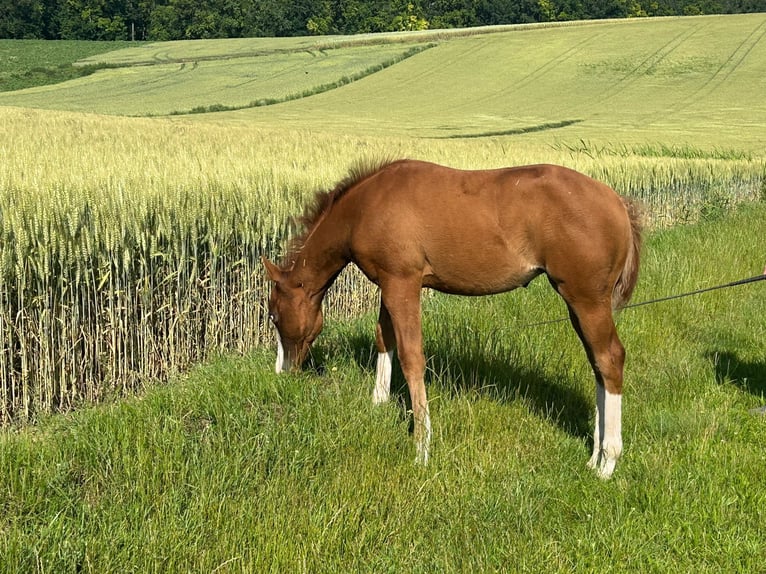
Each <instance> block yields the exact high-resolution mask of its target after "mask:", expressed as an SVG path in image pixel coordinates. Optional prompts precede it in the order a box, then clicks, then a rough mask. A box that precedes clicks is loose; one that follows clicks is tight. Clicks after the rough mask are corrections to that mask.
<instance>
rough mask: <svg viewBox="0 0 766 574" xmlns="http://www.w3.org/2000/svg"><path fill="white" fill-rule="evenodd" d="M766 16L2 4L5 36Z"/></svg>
mask: <svg viewBox="0 0 766 574" xmlns="http://www.w3.org/2000/svg"><path fill="white" fill-rule="evenodd" d="M744 12H766V0H292V1H288V0H0V15H1V17H0V38H16V39H31V38H37V39H49V40H53V39H61V40H152V41H158V40H182V39H196V38H239V37H254V36H302V35H309V34H359V33H364V32H390V31H397V30H422V29H427V28H431V29H433V28H464V27H470V26H485V25H493V24H518V23H528V22H550V21H559V20H588V19H601V18H627V17H640V16H681V15H696V14H727V13H744Z"/></svg>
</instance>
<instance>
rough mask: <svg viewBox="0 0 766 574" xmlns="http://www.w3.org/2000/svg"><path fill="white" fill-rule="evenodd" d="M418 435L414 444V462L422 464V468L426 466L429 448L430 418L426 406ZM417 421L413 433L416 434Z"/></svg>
mask: <svg viewBox="0 0 766 574" xmlns="http://www.w3.org/2000/svg"><path fill="white" fill-rule="evenodd" d="M420 422H421V424H422V427H421V431H420V434H419V436H418V441H417V443H416V444H415V448H416V454H415V462H416V463H417V464H422V465H423V466H425V465H427V464H428V451H429V449H430V447H431V416H430V415H429V414H428V406H427V405H426V408H425V414H424V416H423V419H422V421H420ZM417 427H418V421H417V420H416V421H415V433H416V434H418V428H417Z"/></svg>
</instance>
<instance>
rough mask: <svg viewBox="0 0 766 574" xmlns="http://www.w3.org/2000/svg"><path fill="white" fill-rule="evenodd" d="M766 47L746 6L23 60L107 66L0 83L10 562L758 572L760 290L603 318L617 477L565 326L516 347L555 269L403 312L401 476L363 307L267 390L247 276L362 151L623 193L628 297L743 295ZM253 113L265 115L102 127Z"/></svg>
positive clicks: (257, 285)
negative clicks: (620, 403)
mask: <svg viewBox="0 0 766 574" xmlns="http://www.w3.org/2000/svg"><path fill="white" fill-rule="evenodd" d="M765 35H766V17H765V16H764V15H762V14H754V15H748V16H721V17H700V18H696V17H695V18H669V19H651V20H640V21H639V20H632V21H623V22H599V23H592V24H590V23H585V24H583V23H578V24H573V25H567V26H553V27H541V26H532V27H524V26H521V27H513V28H505V27H503V28H493V29H483V30H479V31H470V32H463V31H458V32H453V33H443V32H427V33H419V34H411V35H410V34H392V35H385V36H375V35H371V36H364V37H357V38H344V37H339V38H332V39H328V38H320V39H316V38H301V39H297V38H296V39H252V40H231V41H213V42H172V43H167V44H147V45H141V46H128V47H125V48H124V49H119V50H115V51H114V52H110V53H107V54H99V51H101V50H102V49H103V46H79V47H76V46H68V47H69V48H72V50H73V51H72V52H67V53H65V52H66V50H64V49H63V48H64V47H66V46H67V45H64V44H51V45H46V48H50V47H54V52H55V51H56V50H55V47H56V46H59V47H60V48H62V49H61V50H60V53H59V54H58V55H57V56H56V57H57V58H59V59H58V60H56V61H55V62H54V61H53V60H51V61H50V62H48V63H47V64H45V66H43V68H45V69H52V68H56V67H58V66H60V65H61V64H67V63H71V62H73V61H75V60H77V61H78V65H86V66H90V65H94V64H95V65H101V64H108V65H109V66H115V67H114V68H109V69H102V70H98V71H96V72H95V73H93V74H91V75H90V76H88V77H84V78H79V79H75V80H71V81H67V82H64V83H61V84H55V85H43V86H40V85H38V86H36V87H33V88H28V89H24V90H19V91H13V92H5V93H0V133H3V134H4V137H3V138H0V157H2V158H3V161H2V162H1V163H0V273H1V277H0V424H3V425H5V426H6V428H5V429H4V430H2V431H1V432H0V572H51V571H52V572H79V571H83V572H99V573H101V572H126V571H137V572H147V571H149V572H154V571H156V572H189V571H203V572H204V571H210V572H214V571H215V572H259V571H266V570H268V571H279V572H282V571H307V572H308V571H312V572H315V571H395V572H399V571H412V572H434V571H444V572H464V571H471V572H474V571H503V570H504V571H518V572H571V571H586V572H590V571H613V572H626V571H628V572H647V571H649V572H667V571H669V570H678V571H682V572H686V571H700V572H721V571H741V572H754V571H760V570H762V569H763V566H762V565H763V564H764V562H766V550H764V546H763V544H762V538H763V537H762V524H763V522H764V508H766V504H764V503H766V500H765V496H766V495H764V493H763V489H762V488H761V485H762V482H763V481H762V473H763V468H764V462H766V459H765V457H766V455H765V454H764V450H763V448H762V445H763V444H764V443H765V442H766V441H765V440H764V439H766V434H765V433H766V428H765V427H764V420H765V419H764V418H762V417H758V416H755V415H752V414H751V413H750V412H749V410H750V409H751V408H753V407H756V406H759V405H761V404H763V403H764V402H766V398H765V397H764V394H765V393H766V378H764V377H765V374H766V365H765V363H764V361H765V360H764V357H765V356H766V355H765V354H764V353H765V351H764V349H765V348H766V347H764V345H765V343H764V341H766V322H764V321H763V320H762V318H763V317H764V313H765V312H766V297H764V288H766V282H760V283H756V284H752V285H748V286H743V287H737V288H734V289H730V290H723V291H714V292H710V293H706V294H704V295H699V296H695V297H690V298H686V299H681V300H677V301H672V302H667V303H660V304H656V305H653V306H647V307H640V308H637V309H629V310H625V311H624V312H623V313H622V314H621V316H620V320H619V325H618V329H619V330H620V333H621V336H622V338H623V340H624V343H625V346H626V348H627V350H628V363H627V380H626V399H625V401H626V402H625V416H624V438H625V444H626V449H625V453H624V455H623V456H624V457H623V460H622V461H621V463H620V465H618V467H617V471H616V473H615V477H614V479H613V480H611V481H610V482H607V483H604V482H601V481H598V480H597V479H596V477H595V476H594V475H593V473H592V472H590V471H588V470H587V469H586V468H585V462H586V460H587V458H588V455H589V444H588V443H589V440H590V432H591V429H592V410H593V390H592V386H593V383H592V374H591V373H590V369H589V367H588V365H587V361H586V359H585V356H584V353H583V351H582V349H581V347H580V345H579V343H578V341H577V339H576V337H575V335H574V332H573V331H572V329H571V328H570V327H569V326H568V325H567V324H566V323H556V324H551V325H546V326H537V327H529V326H528V325H529V324H530V323H534V322H537V321H540V320H548V319H557V318H559V317H561V316H563V315H565V312H564V309H563V304H562V302H561V301H560V300H559V299H558V298H557V297H556V296H555V294H554V293H552V292H551V290H550V288H549V287H548V286H547V285H546V283H545V281H543V280H540V281H537V282H533V283H532V285H531V286H530V288H529V289H527V290H522V291H520V292H517V293H513V294H509V295H503V296H497V297H491V298H480V299H466V298H456V297H447V296H442V295H438V294H433V295H429V296H428V297H426V304H425V313H424V316H425V318H424V331H425V347H426V353H427V356H428V375H427V377H428V388H429V393H430V398H431V401H432V402H431V409H432V417H433V422H434V433H435V436H434V444H433V447H434V451H433V459H432V464H430V465H429V466H428V467H427V468H420V467H416V466H414V465H413V463H412V461H413V457H414V447H413V445H412V443H411V440H410V438H409V437H408V428H409V420H408V418H407V415H406V407H404V406H403V405H404V403H405V401H404V394H405V391H404V390H403V389H402V380H401V375H400V374H397V375H396V378H395V385H396V386H397V387H399V388H400V391H399V393H398V394H399V400H398V401H395V402H394V403H393V404H392V405H388V406H384V407H382V408H373V407H372V405H371V400H370V394H371V388H372V378H373V372H374V353H373V348H372V336H373V329H374V313H373V312H372V311H371V310H372V309H374V307H375V300H376V292H375V290H374V289H372V288H371V286H370V284H369V283H368V282H366V281H365V280H363V279H362V278H360V276H359V275H358V274H355V273H353V272H351V273H347V274H344V275H343V276H342V277H341V279H340V280H339V283H338V285H337V286H336V288H334V289H333V291H332V292H331V293H330V294H329V296H328V299H327V301H326V306H327V309H326V310H327V318H328V321H327V323H328V324H327V328H326V331H325V333H324V334H323V336H322V337H321V338H320V340H319V342H318V346H317V348H316V349H315V353H314V356H313V359H312V366H311V368H310V369H309V370H308V372H306V373H304V374H302V375H297V376H281V377H277V376H276V375H274V374H273V373H272V369H273V361H274V350H273V349H272V346H273V341H272V333H271V331H270V330H269V329H268V327H267V324H266V320H265V316H264V300H265V297H266V292H267V285H266V282H265V278H264V276H263V275H264V274H263V271H262V269H261V266H260V262H259V257H260V255H261V254H264V253H265V254H267V255H269V256H271V257H278V256H279V254H280V251H281V249H282V246H283V245H284V240H285V238H286V237H287V236H288V235H289V234H290V232H291V230H292V228H291V226H290V224H289V217H290V215H294V214H296V213H297V212H299V211H300V209H301V206H302V205H303V203H304V202H305V200H306V199H307V198H308V197H310V196H311V194H312V193H313V191H314V190H315V189H318V188H327V187H328V186H331V185H333V183H334V182H335V181H337V180H338V179H340V178H342V177H343V176H344V175H345V173H346V171H347V169H348V168H349V166H350V165H351V164H352V163H354V162H355V161H357V160H359V159H364V158H380V157H413V158H419V159H426V160H432V161H437V162H440V163H444V164H448V165H452V166H455V167H464V168H489V167H496V166H500V165H518V164H527V163H536V162H552V163H558V164H563V165H567V166H570V167H573V168H575V169H578V170H580V171H583V172H585V173H588V174H590V175H593V176H594V177H597V178H598V179H601V180H603V181H606V182H607V183H609V184H610V185H612V186H613V187H614V188H615V189H617V190H618V191H619V192H620V193H623V194H625V195H629V196H631V197H634V198H636V199H638V200H640V201H641V202H642V203H643V205H644V209H645V213H646V219H647V226H648V231H647V242H646V248H645V250H644V258H643V261H644V264H643V269H642V275H641V278H640V280H639V286H638V288H637V291H636V294H635V297H634V300H636V301H641V300H646V299H650V298H654V297H661V296H665V295H669V294H675V293H680V292H685V291H690V290H693V289H698V288H703V287H708V286H713V285H717V284H720V283H725V282H729V281H732V280H736V279H741V278H743V277H749V276H754V275H757V274H759V273H760V272H761V271H762V269H763V266H764V264H766V228H765V227H764V226H766V207H765V206H766V183H765V182H766V154H764V150H765V149H766V147H765V146H764V144H765V143H766V140H765V139H764V133H763V125H766V107H764V103H763V98H762V94H763V93H766V92H765V88H766V84H764V81H765V80H764V78H765V77H766V42H764V39H763V38H764V36H765ZM20 46H26V49H28V50H29V51H30V53H31V52H33V51H34V50H37V49H40V47H39V46H37V45H36V44H32V43H30V44H13V45H12V47H11V48H9V49H10V50H11V51H12V52H13V53H14V54H16V53H18V52H19V51H23V50H19V47H20ZM424 46H429V48H428V49H426V50H422V51H420V52H418V53H410V52H409V50H410V49H411V48H413V47H415V48H419V47H424ZM115 47H117V46H115ZM75 48H76V49H77V50H83V51H82V53H79V52H75V51H74V50H75ZM0 49H6V46H5V45H3V44H0ZM88 50H91V51H88ZM9 53H10V52H9ZM95 54H97V55H95ZM403 55H407V56H409V57H407V58H404V59H402V56H403ZM26 57H27V60H24V61H23V62H22V61H19V62H18V65H17V66H16V67H14V65H13V64H10V65H8V66H6V67H5V68H2V73H3V74H11V75H13V74H20V75H25V74H27V71H29V70H30V69H31V68H32V67H34V65H33V64H31V63H30V62H32V61H33V60H34V58H33V57H31V56H29V55H28V56H26ZM45 57H46V56H44V55H40V61H41V62H42V61H43V60H44V58H45ZM5 62H8V60H7V59H6V60H4V63H5ZM195 62H196V64H195ZM382 64H386V65H382ZM388 64H391V65H388ZM46 66H47V68H46ZM65 67H66V66H65ZM307 71H309V72H310V73H308V74H307V73H306V72H307ZM65 73H66V74H69V73H71V72H70V71H69V70H67V71H66V72H65ZM307 76H308V77H307ZM344 78H345V80H344ZM254 79H255V81H253V80H254ZM27 80H28V81H29V82H30V83H38V84H40V83H45V82H46V81H48V80H46V79H42V78H41V77H37V78H33V77H32V76H31V75H28V77H27ZM310 94H311V95H310ZM295 95H297V96H298V97H296V98H293V97H292V96H295ZM258 99H263V100H269V99H284V100H286V101H284V102H283V103H279V104H274V105H265V106H264V105H259V106H255V107H249V108H248V109H241V110H237V111H224V112H218V113H197V114H191V115H188V114H187V115H180V116H179V115H175V116H168V117H124V116H127V115H147V114H157V113H170V112H174V111H175V112H188V111H190V110H192V109H194V108H198V109H199V110H202V109H206V110H209V109H214V108H216V107H226V106H230V107H236V106H242V105H244V106H250V104H251V103H252V102H254V101H257V100H258ZM193 365H198V366H197V367H196V368H193V369H192V370H191V371H189V369H190V367H191V366H193ZM161 382H165V383H166V384H164V385H162V384H159V383H161ZM91 403H102V404H101V405H100V406H89V405H91ZM51 411H62V412H63V414H58V415H50V414H47V413H50V412H51ZM30 423H32V424H30Z"/></svg>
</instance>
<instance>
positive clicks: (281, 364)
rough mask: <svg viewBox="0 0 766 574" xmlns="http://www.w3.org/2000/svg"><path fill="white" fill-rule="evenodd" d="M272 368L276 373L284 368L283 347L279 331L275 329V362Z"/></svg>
mask: <svg viewBox="0 0 766 574" xmlns="http://www.w3.org/2000/svg"><path fill="white" fill-rule="evenodd" d="M274 369H275V370H276V372H277V374H279V373H281V372H282V371H283V370H285V349H284V347H283V346H282V337H280V336H279V331H277V364H276V365H275V367H274Z"/></svg>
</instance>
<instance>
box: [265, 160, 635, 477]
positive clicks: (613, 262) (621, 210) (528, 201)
mask: <svg viewBox="0 0 766 574" xmlns="http://www.w3.org/2000/svg"><path fill="white" fill-rule="evenodd" d="M303 224H304V231H303V233H302V234H301V235H300V236H299V237H298V238H296V240H294V242H293V244H292V246H291V249H290V252H289V254H288V256H287V257H286V259H285V261H284V263H283V264H282V265H280V266H277V265H275V264H274V263H271V262H270V261H269V260H268V259H266V258H265V257H264V258H263V262H264V265H265V266H266V270H267V272H268V274H269V277H270V279H271V281H272V282H273V287H272V291H271V297H270V300H269V311H270V319H271V321H272V322H273V324H274V325H275V327H276V331H277V343H278V353H277V363H276V370H277V372H280V371H283V370H289V369H292V368H299V367H300V366H301V364H302V363H303V361H304V359H305V358H306V355H307V353H308V350H309V347H310V345H311V343H312V342H313V341H314V339H316V337H317V336H318V335H319V332H320V331H321V329H322V300H323V298H324V295H325V293H326V292H327V289H328V288H329V287H330V285H331V284H332V283H333V281H334V280H335V278H336V277H337V276H338V274H339V273H340V271H341V270H342V269H343V268H344V267H345V266H346V265H348V264H349V263H351V262H353V263H354V264H356V266H357V267H359V269H361V270H362V272H363V273H364V274H365V275H366V276H367V277H368V278H369V279H370V281H372V282H374V283H375V284H377V285H378V286H379V287H380V294H381V303H380V314H379V318H378V324H377V329H376V346H377V350H378V363H377V375H376V382H375V389H374V392H373V401H374V402H375V403H381V402H383V401H386V400H387V399H388V397H389V392H390V383H391V369H392V361H393V354H394V349H398V352H399V362H400V364H401V368H402V371H403V373H404V377H405V379H406V381H407V386H408V389H409V393H410V398H411V402H412V411H413V417H414V423H415V430H414V438H415V444H416V448H417V460H418V461H419V462H422V463H426V462H427V461H428V450H429V443H430V438H431V420H430V416H429V413H428V401H427V399H426V389H425V384H424V381H423V377H424V371H425V357H424V355H423V346H422V334H421V316H420V313H421V309H420V295H421V290H422V288H423V287H430V288H432V289H436V290H439V291H443V292H445V293H454V294H460V295H488V294H493V293H501V292H504V291H510V290H512V289H515V288H517V287H520V286H526V285H527V284H528V283H529V282H530V281H531V280H532V279H534V278H535V277H536V276H538V275H540V274H543V273H544V274H545V275H546V276H547V277H548V280H549V281H550V283H551V285H552V286H553V288H554V289H555V290H556V292H557V293H558V294H559V295H561V297H562V298H563V299H564V301H565V302H566V304H567V307H568V309H569V317H570V319H571V322H572V326H573V327H574V329H575V331H576V332H577V334H578V336H579V337H580V340H581V341H582V344H583V346H584V347H585V352H586V354H587V356H588V360H589V361H590V364H591V366H592V367H593V372H594V373H595V376H596V424H595V430H594V432H593V455H592V457H591V458H590V461H589V463H588V464H589V466H591V467H593V468H595V469H596V471H597V472H598V474H599V476H601V477H603V478H609V477H610V476H611V475H612V472H613V471H614V467H615V464H616V462H617V459H618V458H619V456H620V454H621V452H622V434H621V419H622V385H623V363H624V360H625V350H624V348H623V346H622V344H621V343H620V339H619V337H618V336H617V331H616V329H615V325H614V319H613V309H616V308H619V307H620V306H622V305H624V304H625V303H627V301H628V300H629V298H630V296H631V293H632V292H633V288H634V286H635V284H636V280H637V277H638V265H639V254H640V247H641V232H640V226H639V224H638V220H637V215H636V212H635V210H634V209H633V208H632V206H631V204H630V203H629V202H628V201H627V200H625V199H623V198H621V197H620V196H619V195H617V194H616V193H615V192H614V191H613V190H612V189H610V188H609V187H607V186H606V185H604V184H603V183H600V182H598V181H596V180H594V179H592V178H590V177H588V176H586V175H583V174H581V173H578V172H576V171H572V170H571V169H567V168H564V167H559V166H552V165H536V166H527V167H516V168H507V169H494V170H484V171H463V170H457V169H451V168H448V167H443V166H439V165H435V164H432V163H426V162H422V161H413V160H399V161H393V162H387V163H382V164H378V165H374V166H367V167H361V166H360V167H357V168H355V169H352V170H351V172H350V174H349V175H348V177H347V178H346V179H344V180H343V181H342V182H340V183H339V184H338V185H337V186H336V187H335V189H333V190H332V191H330V192H320V193H318V194H317V195H316V199H315V202H314V204H313V205H312V206H311V207H310V208H308V209H307V211H306V213H305V215H304V217H303Z"/></svg>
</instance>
